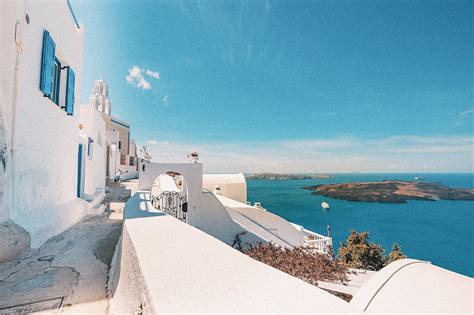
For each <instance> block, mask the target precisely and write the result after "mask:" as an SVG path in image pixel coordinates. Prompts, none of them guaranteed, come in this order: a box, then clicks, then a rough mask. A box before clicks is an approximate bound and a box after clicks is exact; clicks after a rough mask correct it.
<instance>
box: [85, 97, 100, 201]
mask: <svg viewBox="0 0 474 315" xmlns="http://www.w3.org/2000/svg"><path fill="white" fill-rule="evenodd" d="M80 113H81V115H80V122H81V124H82V126H83V128H82V130H81V131H80V133H81V134H83V135H84V136H85V140H86V141H85V144H84V155H85V186H84V192H85V194H87V195H89V196H91V195H94V194H95V193H96V192H97V191H98V190H103V189H104V188H105V172H106V169H105V168H106V154H107V144H106V141H105V121H104V119H103V118H102V115H101V114H100V113H99V112H98V111H97V109H95V108H94V107H93V106H90V105H89V104H87V105H81V106H80ZM88 137H90V138H92V140H94V143H93V144H92V145H93V153H92V158H90V157H88V156H87V138H88Z"/></svg>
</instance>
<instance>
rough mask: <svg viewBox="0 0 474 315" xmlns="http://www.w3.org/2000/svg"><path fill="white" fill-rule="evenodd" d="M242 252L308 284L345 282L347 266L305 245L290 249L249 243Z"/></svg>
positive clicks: (269, 244) (270, 244)
mask: <svg viewBox="0 0 474 315" xmlns="http://www.w3.org/2000/svg"><path fill="white" fill-rule="evenodd" d="M244 253H245V254H247V255H248V256H250V257H252V258H253V259H256V260H258V261H260V262H263V263H265V264H267V265H270V266H272V267H274V268H276V269H278V270H281V271H283V272H286V273H287V274H289V275H292V276H294V277H297V278H299V279H301V280H303V281H306V282H308V283H310V284H313V285H316V286H317V283H318V281H336V282H341V283H346V282H347V280H348V279H347V268H346V266H344V265H343V264H342V263H340V262H339V261H337V260H332V259H331V257H330V256H329V255H325V254H320V253H318V252H315V251H314V250H311V249H310V248H306V247H294V248H292V249H288V248H283V247H281V246H277V245H274V244H272V243H268V244H262V243H260V244H258V245H251V244H250V245H249V247H248V248H247V249H245V250H244Z"/></svg>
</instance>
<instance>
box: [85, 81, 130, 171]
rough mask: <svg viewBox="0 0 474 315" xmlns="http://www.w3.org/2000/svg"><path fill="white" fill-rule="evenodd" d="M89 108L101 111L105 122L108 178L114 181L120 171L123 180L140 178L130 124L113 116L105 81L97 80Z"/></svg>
mask: <svg viewBox="0 0 474 315" xmlns="http://www.w3.org/2000/svg"><path fill="white" fill-rule="evenodd" d="M89 106H91V107H94V108H96V109H97V111H99V112H100V113H101V115H102V117H103V119H104V121H105V129H106V137H105V138H106V142H107V154H106V156H107V166H106V176H107V178H110V179H113V178H114V177H115V175H116V174H117V173H118V172H119V171H120V172H122V173H123V175H122V179H129V178H136V177H137V176H138V158H137V147H136V144H135V140H133V139H131V138H130V124H129V123H127V122H125V121H123V120H121V119H119V118H117V117H114V116H112V104H111V102H110V99H109V89H108V86H107V82H106V81H105V80H102V79H100V80H96V81H95V83H94V89H93V90H92V92H91V95H90V98H89Z"/></svg>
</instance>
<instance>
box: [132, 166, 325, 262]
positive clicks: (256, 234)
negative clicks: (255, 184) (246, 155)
mask: <svg viewBox="0 0 474 315" xmlns="http://www.w3.org/2000/svg"><path fill="white" fill-rule="evenodd" d="M143 165H144V166H145V170H143V168H142V169H141V170H140V183H139V186H140V189H143V190H149V191H150V197H151V200H152V204H153V206H154V207H155V208H157V209H158V210H162V211H164V212H166V213H168V214H170V215H172V216H175V217H177V218H178V219H181V220H182V221H184V222H186V223H188V224H190V225H192V226H194V227H197V228H198V229H201V230H203V231H204V232H207V233H209V234H211V235H213V236H214V237H216V238H218V239H219V240H221V241H223V242H225V243H227V244H228V245H231V246H235V245H237V243H240V244H242V245H245V243H256V242H263V243H266V242H272V243H274V244H276V245H279V246H282V247H285V248H292V247H296V246H308V247H311V248H313V249H315V250H317V251H319V252H321V253H327V251H328V248H329V246H331V245H332V240H331V238H330V237H326V236H323V235H320V234H317V233H315V232H312V231H309V230H307V229H304V228H303V227H302V226H299V225H296V224H294V223H292V222H289V221H287V220H285V219H284V218H282V217H280V216H278V215H275V214H273V213H271V212H268V211H267V210H266V209H265V208H263V207H262V206H261V205H260V203H255V204H254V205H253V206H251V205H250V204H249V203H248V202H247V184H246V181H245V178H244V176H243V175H242V174H206V175H204V176H203V174H202V165H201V164H197V163H175V164H156V163H146V164H143ZM152 180H153V181H152ZM239 246H240V245H239Z"/></svg>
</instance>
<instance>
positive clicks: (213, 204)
mask: <svg viewBox="0 0 474 315" xmlns="http://www.w3.org/2000/svg"><path fill="white" fill-rule="evenodd" d="M169 171H175V172H178V173H180V174H182V175H183V177H184V181H185V183H186V185H187V198H188V205H189V208H188V214H187V223H188V224H190V225H192V226H194V227H197V228H198V229H200V230H202V231H204V232H206V233H208V234H210V235H212V236H214V237H215V238H217V239H219V240H221V241H223V242H225V243H227V244H229V245H232V243H233V242H234V239H235V236H236V235H237V234H239V233H242V232H247V233H246V234H245V235H243V236H242V237H241V238H242V240H243V244H245V243H247V242H249V243H255V242H256V241H260V240H262V239H260V238H259V237H257V236H256V235H254V234H253V233H252V232H250V231H246V230H245V229H243V228H242V227H241V226H240V225H238V224H237V223H235V222H234V221H233V220H232V218H231V217H230V215H229V213H228V212H227V210H226V209H225V207H224V206H223V205H222V203H220V202H219V200H217V198H216V197H215V195H214V194H213V193H210V192H207V191H203V189H202V182H203V180H202V164H200V163H145V171H143V169H142V167H141V165H140V167H139V181H138V189H139V190H149V191H151V189H152V186H153V183H154V181H155V179H156V177H157V176H158V175H160V174H166V173H167V172H169Z"/></svg>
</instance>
